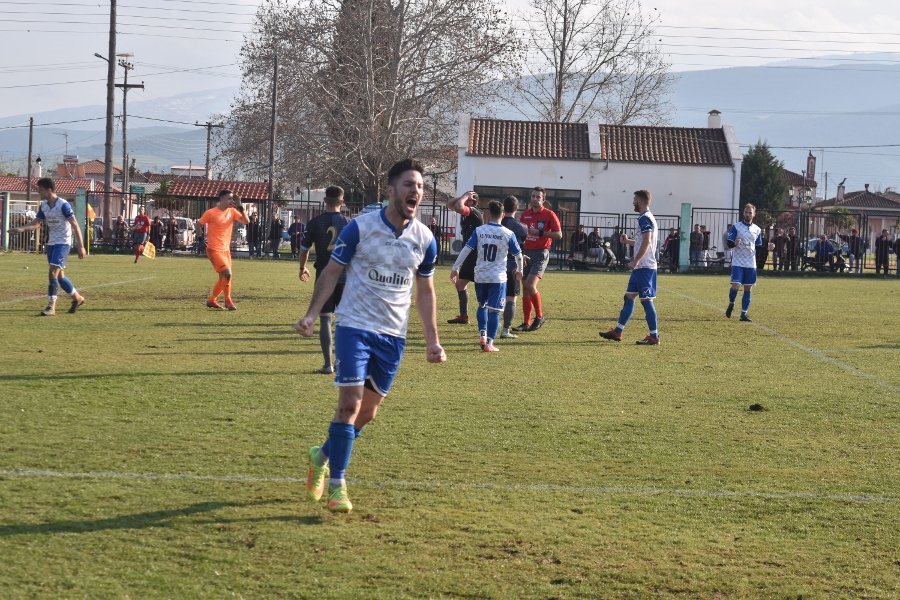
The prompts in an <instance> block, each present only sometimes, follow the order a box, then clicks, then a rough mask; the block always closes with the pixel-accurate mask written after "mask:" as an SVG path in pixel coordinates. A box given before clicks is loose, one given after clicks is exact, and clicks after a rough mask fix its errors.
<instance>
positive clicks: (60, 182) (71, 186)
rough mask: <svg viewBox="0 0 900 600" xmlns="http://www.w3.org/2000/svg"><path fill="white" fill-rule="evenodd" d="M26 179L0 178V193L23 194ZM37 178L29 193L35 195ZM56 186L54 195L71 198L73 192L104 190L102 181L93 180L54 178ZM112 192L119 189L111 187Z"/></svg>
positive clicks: (32, 182) (33, 180)
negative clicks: (79, 190)
mask: <svg viewBox="0 0 900 600" xmlns="http://www.w3.org/2000/svg"><path fill="white" fill-rule="evenodd" d="M26 180H27V178H26V177H0V192H22V193H24V192H25V182H26ZM37 182H38V178H37V177H33V178H32V179H31V191H32V192H35V193H37ZM53 182H54V183H55V184H56V193H57V194H59V195H60V196H72V195H73V194H75V190H77V189H78V188H83V189H85V190H87V191H88V192H102V191H103V190H104V187H103V182H102V181H94V180H93V179H62V178H54V179H53ZM111 190H112V191H114V192H118V191H120V190H119V188H117V187H115V186H113V187H112V188H111Z"/></svg>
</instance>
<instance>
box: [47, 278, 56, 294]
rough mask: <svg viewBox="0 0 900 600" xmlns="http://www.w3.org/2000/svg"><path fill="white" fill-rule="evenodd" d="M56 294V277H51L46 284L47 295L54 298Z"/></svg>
mask: <svg viewBox="0 0 900 600" xmlns="http://www.w3.org/2000/svg"><path fill="white" fill-rule="evenodd" d="M57 295H59V281H58V280H57V279H56V277H51V278H50V283H49V284H48V285H47V297H48V298H52V299H54V300H55V299H56V296H57Z"/></svg>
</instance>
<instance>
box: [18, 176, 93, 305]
mask: <svg viewBox="0 0 900 600" xmlns="http://www.w3.org/2000/svg"><path fill="white" fill-rule="evenodd" d="M37 188H38V194H40V196H41V206H40V208H39V209H38V212H37V216H36V217H35V218H34V219H32V220H31V222H30V223H28V224H26V225H22V226H21V227H13V228H12V229H10V231H11V232H21V231H26V230H29V229H37V228H38V227H40V226H41V223H44V224H46V225H47V262H48V263H49V264H50V272H49V285H48V286H47V307H46V308H45V309H44V310H42V311H41V314H42V315H44V316H45V317H50V316H53V315H55V314H56V298H57V295H58V293H59V288H60V287H61V288H62V289H63V291H65V292H66V293H67V294H69V296H70V297H71V298H72V304H71V305H70V306H69V312H70V313H74V312H75V311H76V310H78V307H79V306H81V305H82V304H84V296H82V295H81V294H79V293H78V290H76V289H75V286H74V285H73V284H72V282H71V281H69V278H68V277H66V259H67V258H68V257H69V251H70V250H71V249H72V237H73V236H74V237H75V241H76V242H78V258H84V257H85V254H86V252H85V250H84V240H83V238H82V237H81V227H79V225H78V220H77V219H76V218H75V211H73V210H72V205H71V204H69V203H68V202H66V201H65V200H63V199H62V198H60V197H59V196H57V195H56V192H55V191H54V190H55V189H56V184H54V183H53V180H52V179H50V178H49V177H44V178H42V179H38V182H37Z"/></svg>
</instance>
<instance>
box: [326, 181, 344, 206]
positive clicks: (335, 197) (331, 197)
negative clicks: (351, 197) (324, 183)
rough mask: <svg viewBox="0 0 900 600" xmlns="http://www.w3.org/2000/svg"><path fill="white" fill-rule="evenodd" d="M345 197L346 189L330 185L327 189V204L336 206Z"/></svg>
mask: <svg viewBox="0 0 900 600" xmlns="http://www.w3.org/2000/svg"><path fill="white" fill-rule="evenodd" d="M343 197H344V188H342V187H341V186H339V185H329V186H328V187H327V188H325V202H326V203H327V204H329V205H331V206H334V205H335V204H337V203H338V201H340V200H341V199H342V198H343Z"/></svg>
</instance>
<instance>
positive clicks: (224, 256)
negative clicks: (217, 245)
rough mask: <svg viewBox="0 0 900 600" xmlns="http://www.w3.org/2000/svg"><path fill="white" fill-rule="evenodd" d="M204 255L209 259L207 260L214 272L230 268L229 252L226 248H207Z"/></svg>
mask: <svg viewBox="0 0 900 600" xmlns="http://www.w3.org/2000/svg"><path fill="white" fill-rule="evenodd" d="M206 257H207V258H208V259H209V262H211V263H212V266H213V270H214V271H215V272H216V273H221V272H222V271H230V270H231V252H228V251H227V250H226V251H224V252H222V251H221V250H210V249H209V248H207V249H206Z"/></svg>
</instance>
